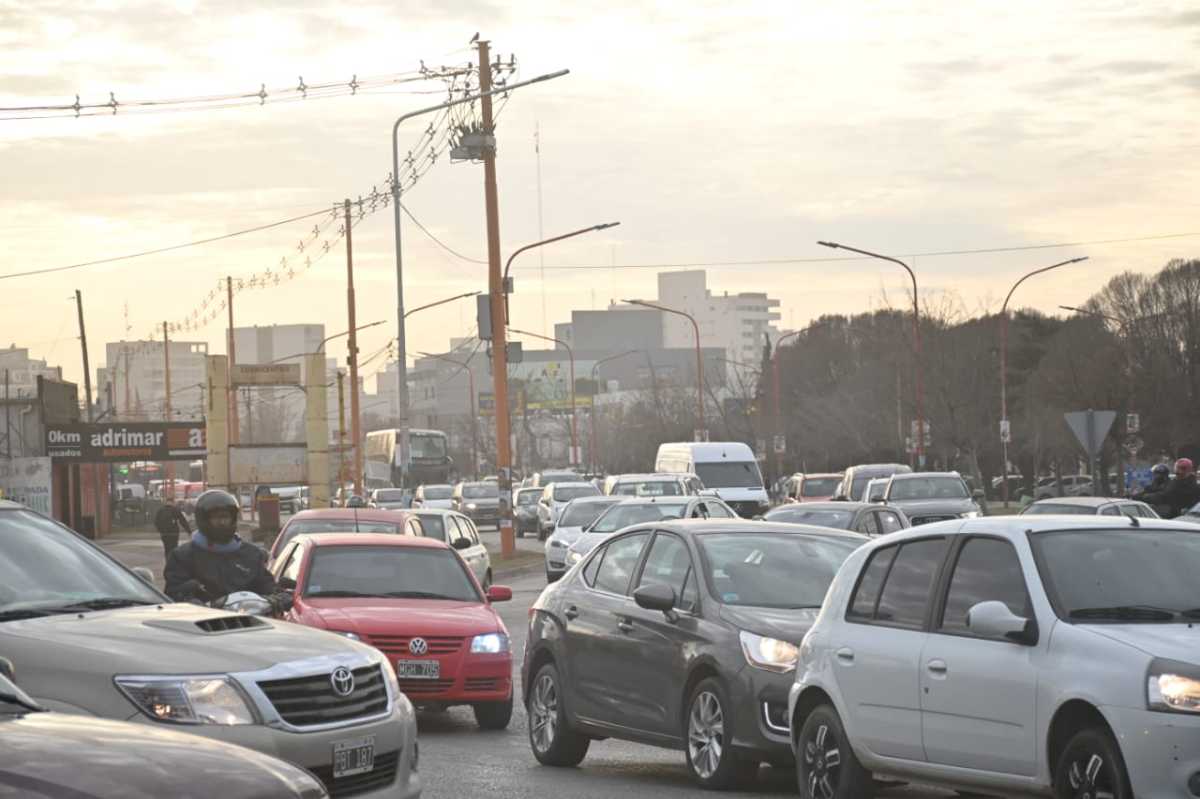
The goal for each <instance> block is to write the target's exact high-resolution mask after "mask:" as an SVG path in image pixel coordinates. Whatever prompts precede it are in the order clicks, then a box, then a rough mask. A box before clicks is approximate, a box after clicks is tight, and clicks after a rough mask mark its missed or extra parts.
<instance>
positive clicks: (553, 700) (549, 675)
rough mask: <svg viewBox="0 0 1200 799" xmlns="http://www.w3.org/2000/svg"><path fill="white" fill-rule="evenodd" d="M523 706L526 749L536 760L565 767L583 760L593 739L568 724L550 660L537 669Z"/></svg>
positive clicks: (553, 667) (558, 680)
mask: <svg viewBox="0 0 1200 799" xmlns="http://www.w3.org/2000/svg"><path fill="white" fill-rule="evenodd" d="M525 709H526V711H528V714H529V723H528V727H529V748H530V749H532V750H533V756H534V757H536V758H537V761H538V762H539V763H541V764H542V765H543V766H558V767H561V768H565V767H570V766H578V765H579V764H580V763H582V762H583V759H584V758H585V757H586V756H587V751H588V747H589V746H591V743H592V741H591V739H590V738H588V737H587V736H586V735H581V734H580V733H578V732H575V731H574V730H572V729H571V727H570V725H569V724H568V723H567V710H566V707H565V706H564V705H563V698H562V682H561V680H560V679H559V676H558V669H557V668H556V667H555V665H554V664H553V663H547V664H546V665H544V666H542V667H541V668H540V669H538V672H537V676H535V677H534V678H533V687H532V688H531V689H530V691H529V701H528V703H527V704H526V707H525Z"/></svg>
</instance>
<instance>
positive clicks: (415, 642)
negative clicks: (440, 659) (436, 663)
mask: <svg viewBox="0 0 1200 799" xmlns="http://www.w3.org/2000/svg"><path fill="white" fill-rule="evenodd" d="M408 651H409V652H411V653H412V654H414V655H417V656H421V655H428V654H429V642H428V641H426V640H425V639H424V638H414V639H412V640H411V641H409V642H408Z"/></svg>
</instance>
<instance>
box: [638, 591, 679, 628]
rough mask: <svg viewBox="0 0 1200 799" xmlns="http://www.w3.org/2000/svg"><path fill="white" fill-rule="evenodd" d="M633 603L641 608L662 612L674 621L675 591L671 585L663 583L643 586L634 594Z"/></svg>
mask: <svg viewBox="0 0 1200 799" xmlns="http://www.w3.org/2000/svg"><path fill="white" fill-rule="evenodd" d="M633 601H634V602H636V603H637V604H638V607H639V608H645V609H646V610H658V611H662V612H663V613H665V614H667V618H668V619H671V620H672V621H674V618H673V617H674V615H675V589H674V588H672V587H671V586H669V585H664V584H662V583H651V584H650V585H643V586H642V587H640V588H638V589H637V590H636V591H634V592H633Z"/></svg>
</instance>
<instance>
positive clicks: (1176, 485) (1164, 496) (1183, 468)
mask: <svg viewBox="0 0 1200 799" xmlns="http://www.w3.org/2000/svg"><path fill="white" fill-rule="evenodd" d="M1142 499H1143V501H1145V502H1147V503H1149V504H1151V505H1154V506H1155V507H1156V508H1159V507H1161V508H1162V511H1163V515H1164V516H1166V518H1168V519H1174V518H1175V517H1176V516H1179V515H1181V514H1183V513H1186V512H1187V510H1188V509H1189V508H1191V507H1192V506H1193V505H1195V504H1196V503H1197V502H1200V484H1198V483H1197V482H1196V466H1195V464H1193V463H1192V461H1191V460H1190V459H1188V458H1180V459H1179V460H1177V461H1175V479H1174V480H1171V481H1170V483H1169V484H1168V485H1167V486H1166V487H1165V488H1163V489H1162V490H1161V491H1155V492H1148V493H1147V494H1146V495H1145V496H1144V497H1143V498H1142Z"/></svg>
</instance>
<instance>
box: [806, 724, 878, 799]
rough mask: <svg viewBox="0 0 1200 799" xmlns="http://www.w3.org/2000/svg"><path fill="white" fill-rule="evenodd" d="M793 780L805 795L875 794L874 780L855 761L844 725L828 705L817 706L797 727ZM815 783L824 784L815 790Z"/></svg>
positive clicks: (843, 797)
mask: <svg viewBox="0 0 1200 799" xmlns="http://www.w3.org/2000/svg"><path fill="white" fill-rule="evenodd" d="M831 760H832V761H833V762H832V763H831V762H830V761H831ZM796 781H797V783H798V784H799V787H800V796H802V797H803V798H804V799H829V798H830V797H832V798H833V799H860V798H861V799H870V797H872V796H874V795H875V781H874V780H873V779H871V773H870V772H869V771H867V770H866V769H865V768H863V767H862V764H861V763H859V762H858V757H857V756H856V755H855V754H854V750H853V749H852V748H851V746H850V741H849V739H848V738H847V737H846V728H845V727H843V726H842V720H841V718H840V717H839V716H838V714H837V711H836V710H834V708H833V707H832V706H830V705H821V706H819V707H818V708H817V709H816V710H814V711H813V712H812V713H810V714H809V716H808V718H807V719H805V720H804V726H803V727H801V728H800V736H799V740H798V741H797V743H796ZM818 786H823V787H822V788H821V789H820V790H818Z"/></svg>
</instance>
